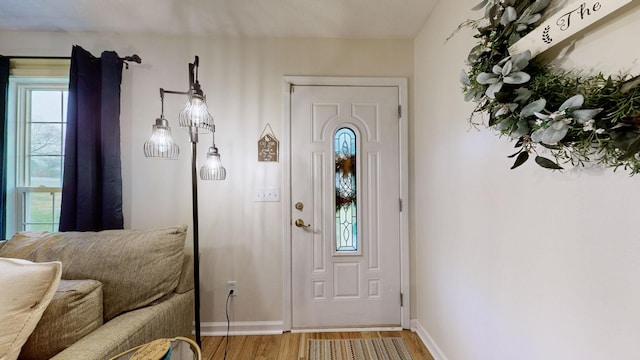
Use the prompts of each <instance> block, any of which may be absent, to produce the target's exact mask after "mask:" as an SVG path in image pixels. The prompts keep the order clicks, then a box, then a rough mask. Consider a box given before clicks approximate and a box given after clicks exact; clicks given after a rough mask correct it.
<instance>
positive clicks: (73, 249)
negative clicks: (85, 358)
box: [0, 225, 187, 321]
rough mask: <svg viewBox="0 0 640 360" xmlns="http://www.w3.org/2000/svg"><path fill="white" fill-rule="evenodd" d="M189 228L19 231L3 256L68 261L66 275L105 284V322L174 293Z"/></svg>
mask: <svg viewBox="0 0 640 360" xmlns="http://www.w3.org/2000/svg"><path fill="white" fill-rule="evenodd" d="M186 233H187V228H186V226H184V225H182V226H174V227H169V228H163V229H153V230H105V231H99V232H61V233H44V234H43V233H37V232H28V233H19V234H16V235H15V236H14V237H13V238H11V239H10V240H9V241H8V242H7V243H6V244H5V245H4V246H3V247H2V248H0V256H11V257H17V258H24V259H28V260H32V261H37V262H42V261H52V260H58V261H61V262H62V277H63V278H64V279H68V280H82V279H94V280H98V281H100V282H101V283H102V286H103V287H102V291H103V297H104V300H103V307H104V321H109V320H110V319H112V318H113V317H115V316H117V315H118V314H121V313H123V312H125V311H129V310H132V309H137V308H140V307H143V306H146V305H148V304H150V303H152V302H154V301H156V300H158V299H160V298H162V297H164V296H167V295H168V294H170V293H172V292H173V291H174V289H175V288H176V286H177V285H178V280H179V278H180V272H181V270H182V263H183V259H184V240H185V237H186Z"/></svg>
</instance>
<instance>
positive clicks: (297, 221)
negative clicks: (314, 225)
mask: <svg viewBox="0 0 640 360" xmlns="http://www.w3.org/2000/svg"><path fill="white" fill-rule="evenodd" d="M295 224H296V226H297V227H299V228H305V229H308V228H310V227H311V224H305V223H304V220H302V219H297V220H296V222H295Z"/></svg>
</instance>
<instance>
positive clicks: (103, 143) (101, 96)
mask: <svg viewBox="0 0 640 360" xmlns="http://www.w3.org/2000/svg"><path fill="white" fill-rule="evenodd" d="M122 65H123V60H122V59H120V58H119V57H118V54H116V53H115V52H113V51H105V52H103V53H102V56H101V57H100V58H96V57H94V56H93V55H91V54H90V53H89V52H88V51H86V50H84V49H83V48H81V47H79V46H74V47H73V50H72V53H71V71H70V73H69V100H68V111H67V137H66V142H65V157H64V176H63V181H62V209H61V212H60V231H99V230H106V229H122V228H123V219H122V176H121V167H120V83H121V81H122Z"/></svg>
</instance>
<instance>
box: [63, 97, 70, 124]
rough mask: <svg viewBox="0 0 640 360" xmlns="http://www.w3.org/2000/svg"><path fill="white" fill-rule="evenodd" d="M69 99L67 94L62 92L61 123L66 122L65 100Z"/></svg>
mask: <svg viewBox="0 0 640 360" xmlns="http://www.w3.org/2000/svg"><path fill="white" fill-rule="evenodd" d="M68 99H69V92H68V91H63V92H62V121H63V122H65V123H66V122H67V100H68Z"/></svg>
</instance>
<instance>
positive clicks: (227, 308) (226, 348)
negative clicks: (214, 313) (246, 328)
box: [224, 290, 233, 360]
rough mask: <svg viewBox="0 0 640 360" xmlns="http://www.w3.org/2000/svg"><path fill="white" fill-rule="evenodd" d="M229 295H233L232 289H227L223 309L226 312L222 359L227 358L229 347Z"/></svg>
mask: <svg viewBox="0 0 640 360" xmlns="http://www.w3.org/2000/svg"><path fill="white" fill-rule="evenodd" d="M231 295H233V290H229V295H227V304H226V306H225V311H226V313H227V338H226V344H225V345H224V360H226V359H227V350H228V349H229V330H230V328H231V322H230V321H229V300H231Z"/></svg>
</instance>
